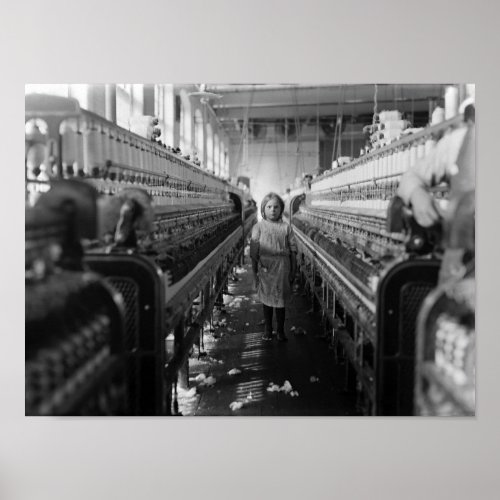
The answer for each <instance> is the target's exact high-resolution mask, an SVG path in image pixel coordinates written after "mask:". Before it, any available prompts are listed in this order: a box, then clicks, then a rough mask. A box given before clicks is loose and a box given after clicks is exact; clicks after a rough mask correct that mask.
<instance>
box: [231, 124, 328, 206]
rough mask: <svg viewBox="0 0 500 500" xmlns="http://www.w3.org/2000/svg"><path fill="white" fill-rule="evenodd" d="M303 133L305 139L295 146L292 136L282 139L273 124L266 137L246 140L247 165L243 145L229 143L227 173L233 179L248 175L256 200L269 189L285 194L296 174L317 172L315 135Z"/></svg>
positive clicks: (299, 175) (317, 160)
mask: <svg viewBox="0 0 500 500" xmlns="http://www.w3.org/2000/svg"><path fill="white" fill-rule="evenodd" d="M305 132H306V131H304V133H303V134H301V135H303V136H304V137H305V139H304V140H301V141H300V144H299V146H297V141H296V139H295V138H293V139H290V140H288V141H285V139H284V137H283V135H281V134H277V133H276V131H275V129H274V126H269V127H268V129H267V133H266V138H265V140H259V141H252V140H249V144H248V163H247V164H246V165H245V162H244V154H243V149H244V148H243V144H231V147H230V149H229V156H230V166H231V167H230V176H231V177H232V178H234V179H236V178H237V177H238V176H241V175H243V176H247V177H250V190H251V192H252V196H253V198H254V199H255V200H256V201H257V202H259V201H260V200H261V199H262V198H263V197H264V196H265V195H266V194H267V193H268V192H269V191H275V192H277V193H284V192H285V191H286V189H287V188H288V187H290V186H291V185H293V184H294V182H295V179H296V178H297V177H300V178H302V176H303V175H304V174H306V173H316V172H317V169H318V163H319V159H318V155H319V152H318V143H317V141H316V139H315V138H313V137H314V134H311V133H307V134H306V133H305Z"/></svg>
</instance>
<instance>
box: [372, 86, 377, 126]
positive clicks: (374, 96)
mask: <svg viewBox="0 0 500 500" xmlns="http://www.w3.org/2000/svg"><path fill="white" fill-rule="evenodd" d="M377 115H378V84H375V93H374V95H373V120H372V125H375V123H376V121H377V118H376V117H377ZM372 132H373V129H372Z"/></svg>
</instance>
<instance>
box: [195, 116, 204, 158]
mask: <svg viewBox="0 0 500 500" xmlns="http://www.w3.org/2000/svg"><path fill="white" fill-rule="evenodd" d="M194 147H195V149H196V153H197V154H198V158H199V159H200V160H201V159H203V115H202V113H201V111H200V110H199V109H197V110H196V111H195V113H194Z"/></svg>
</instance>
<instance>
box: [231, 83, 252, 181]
mask: <svg viewBox="0 0 500 500" xmlns="http://www.w3.org/2000/svg"><path fill="white" fill-rule="evenodd" d="M254 95H255V87H253V86H252V90H251V93H250V99H249V100H248V104H247V107H246V109H245V115H244V117H243V130H242V131H241V134H240V143H239V144H238V152H237V153H236V158H238V161H239V165H238V173H239V174H241V169H240V167H241V160H242V158H241V155H242V154H243V153H242V149H243V145H244V141H245V140H247V146H248V118H249V115H250V108H251V107H252V104H253V99H254ZM247 152H248V149H247Z"/></svg>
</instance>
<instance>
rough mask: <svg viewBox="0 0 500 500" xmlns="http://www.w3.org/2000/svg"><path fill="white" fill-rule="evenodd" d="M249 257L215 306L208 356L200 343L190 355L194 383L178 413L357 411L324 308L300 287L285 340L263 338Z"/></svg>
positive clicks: (290, 309)
mask: <svg viewBox="0 0 500 500" xmlns="http://www.w3.org/2000/svg"><path fill="white" fill-rule="evenodd" d="M246 261H247V263H246V264H245V265H244V267H242V268H237V270H236V274H235V278H236V279H235V280H230V282H229V287H228V292H229V294H228V295H225V296H224V303H225V307H224V308H223V311H215V314H214V325H213V331H210V328H209V326H208V325H206V327H205V332H204V336H203V338H204V352H205V353H206V355H205V356H202V357H199V356H198V350H197V349H195V352H194V353H193V355H192V357H191V358H190V367H189V370H190V373H189V375H190V377H189V379H190V382H189V384H190V388H189V389H188V390H179V393H178V400H179V410H180V412H181V413H182V414H183V415H205V416H214V415H241V416H245V415H246V416H258V415H262V416H273V415H279V416H286V415H290V416H291V415H296V416H298V415H302V416H314V415H341V416H345V415H355V414H356V412H355V401H354V396H353V395H352V394H351V395H350V394H347V393H346V392H345V390H344V388H345V365H344V364H342V365H335V363H334V355H333V351H332V350H330V349H329V348H328V345H327V343H326V341H325V340H324V339H321V338H319V335H320V334H321V327H320V326H319V325H320V313H314V314H313V313H312V312H311V311H310V308H311V304H310V302H309V300H308V299H307V297H305V296H303V295H302V290H297V291H295V293H294V295H293V298H292V301H291V303H290V304H289V306H288V307H287V311H286V314H287V316H286V322H285V332H286V334H287V336H288V342H278V341H277V340H276V337H274V339H273V341H264V340H262V338H261V337H262V335H263V330H264V325H263V315H262V306H261V304H260V303H258V302H256V296H255V293H254V292H253V290H252V273H251V266H250V263H249V258H248V257H246ZM224 310H225V311H224ZM202 352H203V348H202ZM287 381H288V383H289V384H290V385H289V384H288V383H286V382H287ZM271 383H272V384H274V386H273V387H272V389H273V390H272V391H271V390H269V388H270V384H271ZM290 386H291V387H290ZM278 389H281V390H278Z"/></svg>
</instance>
